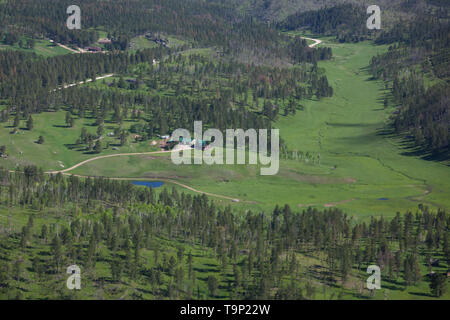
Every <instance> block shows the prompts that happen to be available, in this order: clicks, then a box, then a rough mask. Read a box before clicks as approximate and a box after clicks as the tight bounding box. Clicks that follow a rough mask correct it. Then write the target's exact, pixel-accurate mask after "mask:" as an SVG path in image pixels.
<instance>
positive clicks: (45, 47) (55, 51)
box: [0, 37, 71, 57]
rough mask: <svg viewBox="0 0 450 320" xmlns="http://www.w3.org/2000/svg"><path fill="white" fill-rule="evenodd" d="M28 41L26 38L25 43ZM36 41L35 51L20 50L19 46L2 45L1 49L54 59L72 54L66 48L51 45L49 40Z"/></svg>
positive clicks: (0, 45)
mask: <svg viewBox="0 0 450 320" xmlns="http://www.w3.org/2000/svg"><path fill="white" fill-rule="evenodd" d="M26 39H27V38H26V37H24V38H23V41H24V42H25V41H26ZM35 41H36V42H35V47H34V48H33V49H25V48H20V47H19V46H18V44H15V45H14V46H8V45H3V44H0V49H2V50H6V49H11V50H19V51H23V52H34V53H36V54H38V55H41V56H43V57H53V56H57V55H62V54H69V53H71V52H70V51H69V50H66V49H64V48H61V47H60V46H57V45H55V44H53V43H50V41H48V40H38V39H36V40H35Z"/></svg>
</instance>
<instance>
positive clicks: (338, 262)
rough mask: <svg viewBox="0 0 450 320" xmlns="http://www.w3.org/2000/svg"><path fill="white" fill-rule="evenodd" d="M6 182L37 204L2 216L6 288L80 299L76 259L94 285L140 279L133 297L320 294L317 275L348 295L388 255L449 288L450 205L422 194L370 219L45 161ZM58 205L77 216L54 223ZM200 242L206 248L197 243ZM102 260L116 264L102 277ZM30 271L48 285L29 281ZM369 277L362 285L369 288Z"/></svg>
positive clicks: (400, 272) (24, 202) (410, 279)
mask: <svg viewBox="0 0 450 320" xmlns="http://www.w3.org/2000/svg"><path fill="white" fill-rule="evenodd" d="M0 185H1V187H0V204H3V206H5V207H6V206H7V207H10V208H24V209H25V208H30V209H33V211H34V214H33V215H30V216H29V218H28V222H26V223H25V222H23V223H21V224H16V223H15V222H14V221H15V220H13V219H9V223H3V224H2V230H1V231H2V232H1V237H0V242H1V246H0V279H1V281H0V292H1V293H0V294H1V295H2V297H4V298H6V297H8V298H22V297H24V295H33V296H35V297H36V296H39V297H50V298H74V296H73V294H72V293H68V291H67V290H65V289H64V286H65V281H60V282H58V281H56V282H55V281H54V280H55V279H58V278H59V275H60V274H61V273H65V268H66V266H68V265H72V264H77V265H78V266H80V267H81V268H82V269H83V270H84V271H83V281H84V283H85V284H86V283H89V282H90V283H94V285H93V286H95V287H97V288H99V290H102V291H104V292H105V294H106V293H107V294H108V295H109V296H114V293H115V294H116V295H117V294H118V292H117V289H118V288H119V287H121V286H122V287H128V286H129V281H133V283H135V285H134V289H133V290H132V291H133V292H134V293H133V295H132V296H131V298H133V299H140V298H143V295H144V294H151V296H152V297H153V298H156V299H158V298H170V299H192V298H198V299H202V298H207V297H209V298H219V297H222V298H224V297H230V298H235V299H313V298H314V296H315V294H316V291H317V286H316V285H314V283H315V282H320V283H322V284H323V285H324V288H325V289H324V291H326V288H328V289H329V290H330V291H329V295H330V296H331V297H333V296H334V297H335V298H339V296H337V295H336V296H335V293H333V292H334V291H333V290H332V289H331V288H332V287H336V286H338V287H340V288H343V287H345V286H348V283H354V282H355V280H354V279H355V278H356V279H358V278H360V276H361V274H365V268H366V267H367V266H368V265H371V264H376V265H378V266H380V268H381V270H382V272H383V279H384V281H387V282H389V281H393V282H397V283H398V282H399V281H401V282H402V284H403V285H404V286H405V287H408V286H411V285H414V284H417V283H419V282H421V281H425V279H426V277H425V275H424V274H423V271H422V266H427V268H426V269H427V270H428V271H427V272H428V273H429V274H430V277H431V281H430V288H431V292H432V294H433V295H435V296H441V295H442V294H443V293H444V292H445V288H446V278H445V276H443V275H441V273H440V272H435V273H433V272H431V271H432V270H433V269H434V268H435V267H436V260H437V264H440V267H443V266H445V265H447V266H448V265H449V263H450V216H449V215H448V214H447V213H446V212H445V211H443V210H439V211H438V212H437V213H436V212H431V211H430V210H429V209H428V208H427V207H424V206H422V205H420V206H419V209H418V210H417V212H416V213H415V214H413V213H412V212H407V213H405V214H403V215H400V214H399V213H397V215H396V216H395V218H394V219H392V220H390V221H387V220H385V219H384V218H383V217H381V218H372V219H371V220H370V222H368V223H365V222H363V223H361V222H355V221H353V220H352V219H351V218H350V217H349V216H347V215H346V214H345V213H343V212H342V211H340V210H339V209H335V208H332V209H328V210H324V211H318V210H317V209H312V208H308V209H307V210H303V211H302V212H294V211H292V209H291V208H290V207H289V206H284V207H279V206H277V207H276V208H275V209H274V210H273V212H272V213H271V215H267V214H264V213H262V212H261V213H252V212H251V211H248V212H247V213H239V212H233V211H232V210H231V208H230V207H226V208H220V207H217V206H216V204H215V203H214V202H212V201H209V200H208V199H207V198H206V196H205V195H202V196H191V195H186V194H184V193H181V194H180V193H179V192H178V191H177V190H175V189H172V191H171V192H169V191H167V190H166V189H164V190H163V191H161V192H160V193H159V195H158V196H156V194H155V193H154V191H153V190H152V189H148V188H139V187H133V186H132V185H131V183H130V182H125V181H113V180H108V179H104V178H88V179H80V178H77V177H75V176H71V177H68V178H65V177H63V176H62V175H61V174H58V175H45V174H43V173H42V171H41V170H39V169H37V168H36V167H25V168H23V171H17V172H15V173H10V172H8V171H7V170H5V169H1V170H0ZM51 212H54V213H51ZM55 214H56V215H59V216H61V214H63V216H65V217H66V219H65V221H68V222H64V223H63V222H62V221H61V220H60V221H61V222H60V223H48V222H46V221H48V218H49V217H51V216H53V215H55ZM44 217H45V220H44ZM69 217H70V219H69ZM38 221H39V227H37V222H38ZM194 247H195V248H200V250H201V252H203V253H201V254H200V255H199V254H198V253H197V254H196V255H194V254H192V250H194ZM196 250H198V249H196ZM302 255H308V256H311V257H314V258H315V259H319V260H318V261H320V264H321V265H320V269H318V270H317V269H315V270H309V269H308V266H305V265H302V264H303V262H302V260H300V257H301V256H302ZM150 257H151V258H150ZM205 257H209V259H213V261H214V268H213V269H212V270H209V271H208V276H207V277H205V274H204V271H203V270H202V269H201V268H199V267H198V263H200V260H202V259H204V258H205ZM437 257H439V258H437ZM100 265H101V266H102V268H105V266H106V267H107V268H106V270H105V269H103V271H102V272H101V276H99V275H97V273H96V272H95V270H97V268H99V267H100ZM301 270H303V271H301ZM434 270H437V269H434ZM31 279H33V280H32V281H33V283H34V284H36V283H37V284H39V285H33V287H32V288H31V287H29V286H28V285H27V283H29V282H30V281H31ZM360 282H361V283H359V282H358V281H357V282H356V283H357V285H356V286H354V287H351V288H352V289H354V294H355V295H356V296H357V297H367V296H368V295H370V293H369V292H364V289H363V286H364V283H365V281H363V280H362V279H361V281H360ZM23 287H26V288H29V289H24V290H22V288H23ZM205 288H207V290H205ZM219 288H220V289H219ZM219 291H220V292H219ZM19 292H20V293H19ZM224 293H225V296H224V295H223V294H224ZM84 294H85V296H84V297H85V298H94V296H92V294H89V293H87V292H85V293H84Z"/></svg>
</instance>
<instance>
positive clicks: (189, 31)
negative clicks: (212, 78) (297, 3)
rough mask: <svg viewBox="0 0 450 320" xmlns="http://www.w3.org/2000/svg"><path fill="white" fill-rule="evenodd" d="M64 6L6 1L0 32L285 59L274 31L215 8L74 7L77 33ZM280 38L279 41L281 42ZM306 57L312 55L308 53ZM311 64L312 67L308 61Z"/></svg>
mask: <svg viewBox="0 0 450 320" xmlns="http://www.w3.org/2000/svg"><path fill="white" fill-rule="evenodd" d="M71 4H72V3H71V2H70V1H69V0H63V1H59V2H58V5H55V4H54V1H52V0H14V1H13V0H8V1H6V2H5V3H0V17H2V19H1V20H0V21H1V24H0V31H2V32H3V33H4V34H6V35H9V36H10V37H11V36H12V37H14V36H15V37H18V36H21V35H23V34H27V35H29V36H33V37H43V36H45V37H48V38H51V39H53V40H55V41H57V42H61V43H66V44H73V45H77V46H81V47H83V46H86V45H87V44H90V43H93V42H95V41H96V40H97V39H98V34H97V32H96V31H95V30H94V29H95V28H97V27H99V28H102V29H106V30H107V32H108V36H109V37H110V38H111V39H112V44H111V45H107V48H108V49H110V50H111V49H119V50H125V49H127V47H128V44H129V42H130V39H131V38H132V37H134V36H136V35H141V34H144V33H147V32H151V33H158V32H163V33H165V34H171V35H177V36H181V37H184V38H186V39H189V41H191V42H192V43H193V45H194V46H217V47H219V48H221V49H220V50H222V51H223V52H224V53H227V54H232V55H234V56H242V58H244V57H245V58H248V59H252V60H254V61H258V60H259V61H264V63H269V61H274V60H276V59H290V57H289V55H287V54H286V50H285V44H284V40H287V38H286V39H284V40H283V39H280V35H279V34H278V31H277V30H276V29H275V28H273V27H271V26H269V25H267V24H264V23H262V22H258V21H256V20H255V19H253V18H252V17H249V16H245V15H238V14H236V13H234V11H233V10H232V9H230V8H228V7H227V6H226V5H223V4H220V3H209V2H205V1H200V0H191V1H184V2H183V8H182V10H180V4H179V1H177V0H168V1H166V0H151V1H142V0H127V1H108V2H103V3H101V5H99V4H98V1H96V0H84V1H81V2H80V3H79V6H80V8H81V12H82V14H81V16H82V29H81V30H68V28H67V27H66V25H65V22H66V20H67V17H68V15H67V14H66V9H67V7H68V6H70V5H71ZM282 38H283V37H282ZM311 51H314V50H312V49H311ZM308 62H312V61H308Z"/></svg>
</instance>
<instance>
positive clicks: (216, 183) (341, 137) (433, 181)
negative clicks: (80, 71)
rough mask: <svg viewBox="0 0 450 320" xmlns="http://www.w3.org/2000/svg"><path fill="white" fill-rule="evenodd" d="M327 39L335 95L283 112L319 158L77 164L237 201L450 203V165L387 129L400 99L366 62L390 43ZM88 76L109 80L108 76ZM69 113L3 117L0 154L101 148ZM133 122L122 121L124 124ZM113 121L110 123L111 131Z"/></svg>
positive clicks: (287, 135) (15, 158)
mask: <svg viewBox="0 0 450 320" xmlns="http://www.w3.org/2000/svg"><path fill="white" fill-rule="evenodd" d="M322 40H323V41H324V44H322V45H327V46H331V47H332V48H333V52H334V58H333V59H332V60H330V61H324V62H320V64H319V66H320V67H322V68H324V69H325V70H326V74H327V77H328V79H329V81H330V83H331V85H332V86H333V88H334V96H333V97H332V98H324V99H322V100H320V101H318V100H315V99H312V100H308V101H302V105H303V106H304V109H303V110H302V111H298V112H297V113H296V114H295V115H290V116H288V117H285V116H279V119H278V121H277V122H276V126H277V127H278V128H279V129H280V134H281V137H282V138H283V139H284V140H285V142H286V143H287V145H288V147H289V149H291V150H299V151H304V152H306V151H309V152H314V153H315V154H320V157H321V162H320V165H318V164H315V165H313V164H312V163H311V162H309V163H305V162H303V161H296V160H282V161H281V163H280V171H279V173H278V175H276V176H261V175H260V174H259V168H258V167H256V166H243V165H235V166H229V165H226V166H225V165H223V166H217V165H213V166H207V165H203V166H198V165H197V166H195V165H193V166H186V165H184V166H175V165H173V164H172V163H171V161H170V159H169V156H168V155H164V156H159V155H155V156H152V157H149V156H126V157H115V158H109V159H101V160H97V161H93V162H90V163H88V164H86V165H84V166H82V167H79V168H77V169H76V170H75V171H73V173H76V174H80V175H94V176H100V175H105V176H109V177H126V178H152V179H158V178H160V179H162V178H168V179H174V180H177V181H179V182H181V183H185V184H187V185H189V186H191V187H193V188H196V189H198V190H201V191H205V192H212V193H215V194H219V195H225V196H229V197H232V198H237V199H239V200H241V202H240V203H235V204H233V205H234V206H236V207H239V208H242V209H253V210H265V211H268V212H270V211H271V210H272V209H273V207H274V206H275V204H277V203H278V204H285V203H287V204H289V205H290V206H291V207H293V208H296V209H300V208H305V207H308V206H315V207H318V208H324V207H325V208H327V207H333V206H336V207H339V208H342V209H345V210H346V211H347V212H349V213H350V214H352V215H353V216H354V217H355V218H358V219H367V218H368V217H369V216H371V215H374V216H380V215H383V216H388V217H390V216H393V215H395V213H396V212H397V211H400V212H405V211H406V210H415V208H416V207H417V205H418V204H419V203H423V204H425V205H428V206H430V207H433V208H438V207H441V208H447V209H448V208H449V207H450V199H449V198H448V192H449V190H450V182H449V181H450V179H449V178H450V171H449V168H448V166H447V165H446V164H443V163H437V162H430V161H425V160H422V159H419V158H417V157H415V156H409V155H406V154H407V153H408V149H406V146H405V144H404V143H403V142H402V140H400V138H397V137H394V136H390V135H389V134H387V133H386V122H387V120H388V117H389V115H390V114H391V113H392V111H393V106H390V107H388V108H386V109H385V108H384V107H383V97H384V95H386V94H387V91H385V90H384V87H383V85H382V83H380V82H377V81H373V80H371V79H370V76H369V74H368V73H367V70H366V69H365V68H366V67H367V65H368V63H369V60H370V58H371V57H372V56H373V55H375V54H377V53H378V52H383V51H384V50H386V48H385V47H382V46H374V45H372V44H370V43H368V42H364V43H358V44H339V43H335V42H333V40H332V39H329V38H324V39H322ZM109 81H110V80H109ZM90 85H95V86H104V85H103V84H101V82H99V83H96V84H90ZM64 115H65V114H64V112H56V113H46V114H41V115H36V116H34V120H35V121H34V122H35V128H34V129H33V131H31V132H29V131H27V130H20V132H19V133H17V134H15V135H12V134H10V131H11V130H12V128H11V127H9V125H10V124H6V125H3V126H2V127H1V128H0V140H1V141H2V142H3V141H4V144H6V146H7V149H8V153H9V155H10V156H9V158H8V159H7V160H4V159H3V160H0V161H1V162H0V163H1V164H4V165H5V164H6V165H8V166H9V167H10V168H12V167H14V166H15V165H17V164H24V163H34V164H37V165H39V166H42V167H43V168H44V169H46V170H60V169H63V168H68V167H70V166H72V165H74V164H76V163H78V162H80V161H83V160H85V159H88V158H91V157H94V156H96V155H93V154H89V153H86V152H83V151H82V150H80V148H77V147H76V146H73V145H72V144H73V143H74V142H75V140H76V139H77V138H78V137H79V134H80V132H81V127H82V126H83V125H84V126H87V128H88V130H89V131H91V132H92V133H94V132H95V129H96V127H94V126H93V125H92V124H93V122H94V119H85V120H80V119H78V120H76V122H75V126H74V127H73V128H65V127H64ZM11 121H12V120H11ZM131 124H132V122H130V121H125V122H124V128H127V127H128V126H130V125H131ZM24 126H25V123H24V121H23V123H22V124H21V127H24ZM115 126H117V125H116V124H109V123H106V124H105V135H106V133H108V132H110V131H112V130H113V129H114V127H115ZM39 135H43V136H44V138H45V139H46V142H45V143H44V144H43V145H38V144H36V143H35V141H36V140H37V138H38V136H39ZM104 139H105V140H103V141H104V142H106V141H109V142H110V143H111V146H113V145H114V144H117V139H115V138H113V137H106V136H105V137H104ZM153 150H157V149H156V148H154V147H151V146H150V143H149V142H140V143H134V142H133V143H131V139H130V143H127V145H125V146H123V147H119V150H112V147H110V148H109V149H107V150H104V151H103V152H102V155H104V154H112V153H127V152H147V151H153ZM117 168H120V170H118V169H117Z"/></svg>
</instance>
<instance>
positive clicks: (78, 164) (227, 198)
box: [45, 150, 240, 202]
mask: <svg viewBox="0 0 450 320" xmlns="http://www.w3.org/2000/svg"><path fill="white" fill-rule="evenodd" d="M178 151H179V150H178ZM178 151H176V152H178ZM172 152H174V151H152V152H139V153H117V154H109V155H104V156H98V157H94V158H90V159H87V160H84V161H81V162H80V163H77V164H76V165H74V166H72V167H70V168H67V169H64V170H56V171H46V172H45V173H46V174H58V173H62V174H63V175H67V176H70V175H73V176H75V177H79V178H88V176H83V175H79V174H71V173H69V171H72V170H74V169H76V168H78V167H81V166H82V165H85V164H86V163H89V162H92V161H95V160H100V159H106V158H113V157H126V156H141V155H151V154H163V153H172ZM105 178H107V179H111V180H135V181H152V180H153V181H155V180H157V181H162V182H167V183H172V184H176V185H178V186H180V187H183V188H185V189H188V190H190V191H193V192H197V193H201V194H205V195H207V196H211V197H216V198H220V199H225V200H230V201H233V202H240V200H239V199H237V198H232V197H227V196H223V195H220V194H215V193H211V192H204V191H201V190H198V189H195V188H192V187H190V186H188V185H186V184H184V183H181V182H178V181H175V180H172V179H165V178H111V177H105Z"/></svg>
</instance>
